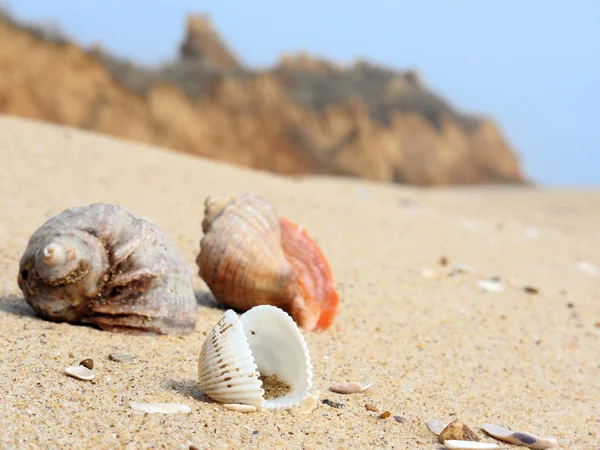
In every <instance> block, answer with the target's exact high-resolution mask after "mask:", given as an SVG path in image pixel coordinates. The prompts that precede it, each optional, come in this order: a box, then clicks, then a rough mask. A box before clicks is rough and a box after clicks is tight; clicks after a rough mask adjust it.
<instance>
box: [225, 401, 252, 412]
mask: <svg viewBox="0 0 600 450" xmlns="http://www.w3.org/2000/svg"><path fill="white" fill-rule="evenodd" d="M223 408H225V409H228V410H229V411H237V412H243V413H251V412H255V411H256V406H252V405H241V404H239V403H225V404H224V405H223Z"/></svg>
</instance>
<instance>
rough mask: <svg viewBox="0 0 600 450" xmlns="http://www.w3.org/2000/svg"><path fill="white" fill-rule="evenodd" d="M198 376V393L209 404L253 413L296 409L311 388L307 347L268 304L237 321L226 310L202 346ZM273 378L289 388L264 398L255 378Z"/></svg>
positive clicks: (286, 318)
mask: <svg viewBox="0 0 600 450" xmlns="http://www.w3.org/2000/svg"><path fill="white" fill-rule="evenodd" d="M198 374H199V380H200V386H201V387H202V390H203V391H204V393H205V394H206V395H207V396H209V397H210V398H212V399H213V400H215V401H218V402H220V403H224V404H244V405H252V406H255V407H256V408H257V409H261V408H267V409H280V408H291V407H293V406H296V405H299V404H300V403H301V402H302V401H303V400H304V399H306V397H307V396H308V395H309V391H310V389H311V387H312V364H311V361H310V356H309V353H308V347H307V345H306V342H305V341H304V338H303V336H302V334H301V333H300V330H299V329H298V326H297V325H296V323H295V322H294V320H293V319H292V318H291V317H290V316H289V315H288V314H287V313H286V312H284V311H283V310H281V309H279V308H277V307H275V306H271V305H261V306H256V307H254V308H252V309H250V310H248V311H247V312H245V313H244V314H242V316H241V317H239V318H238V316H237V314H236V313H235V312H234V311H233V310H227V311H226V312H225V315H224V316H223V318H222V319H221V320H220V321H219V322H218V323H217V324H216V325H215V326H214V328H213V329H212V331H211V333H210V334H209V335H208V337H207V338H206V341H205V342H204V345H203V346H202V351H201V353H200V359H199V362H198ZM273 375H274V376H275V377H276V379H277V380H278V381H279V382H282V383H284V384H287V385H288V386H289V389H288V390H287V392H285V393H284V394H283V395H281V396H275V397H274V398H265V389H263V384H262V381H261V380H260V378H259V377H261V376H273Z"/></svg>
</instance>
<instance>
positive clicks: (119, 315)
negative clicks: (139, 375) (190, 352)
mask: <svg viewBox="0 0 600 450" xmlns="http://www.w3.org/2000/svg"><path fill="white" fill-rule="evenodd" d="M18 283H19V287H20V288H21V290H22V291H23V295H24V297H25V301H26V302H27V303H28V304H29V305H30V306H31V307H32V308H33V309H34V310H35V311H36V313H37V314H38V315H39V316H41V317H42V318H44V319H46V320H50V321H56V322H70V323H87V324H94V325H96V326H98V327H100V328H101V329H104V330H110V331H121V332H126V333H132V334H134V333H135V334H140V333H154V334H186V333H189V332H191V331H193V330H194V328H195V325H196V313H197V309H198V305H197V302H196V297H195V294H194V289H193V286H192V273H191V271H190V269H189V267H188V266H187V265H186V263H185V261H183V259H182V258H181V257H180V255H179V254H178V252H177V249H176V247H175V245H174V243H173V242H172V241H171V240H170V239H169V237H168V236H167V235H166V234H165V233H164V232H163V231H161V230H160V229H159V228H158V227H156V226H155V225H153V224H151V223H149V222H147V221H145V220H143V219H141V218H139V217H136V216H135V215H133V214H131V213H130V212H128V211H126V210H125V209H123V208H121V207H120V206H118V205H109V204H102V203H96V204H93V205H90V206H85V207H74V208H70V209H67V210H65V211H63V212H62V213H60V214H58V215H57V216H54V217H52V218H51V219H50V220H48V221H47V222H46V223H44V224H43V225H42V226H41V227H40V228H38V229H37V230H36V231H35V233H33V235H32V236H31V238H30V239H29V243H28V245H27V248H26V250H25V253H24V254H23V256H22V257H21V262H20V267H19V276H18Z"/></svg>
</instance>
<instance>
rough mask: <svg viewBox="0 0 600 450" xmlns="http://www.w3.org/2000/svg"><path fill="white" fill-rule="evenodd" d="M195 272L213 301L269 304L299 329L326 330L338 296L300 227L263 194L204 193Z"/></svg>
mask: <svg viewBox="0 0 600 450" xmlns="http://www.w3.org/2000/svg"><path fill="white" fill-rule="evenodd" d="M202 230H203V232H204V236H203V238H202V240H201V241H200V253H199V254H198V257H197V258H196V263H197V264H198V267H199V269H200V270H199V275H200V277H201V278H202V279H203V280H204V282H205V283H206V284H207V286H208V287H209V289H210V290H211V292H212V293H213V295H214V296H215V297H216V299H217V300H218V301H220V302H221V303H223V304H225V305H227V306H228V307H230V308H233V309H236V310H238V311H247V310H249V309H250V308H252V307H254V306H257V305H273V306H277V307H279V308H281V309H283V310H284V311H286V312H288V313H289V314H290V315H291V316H292V318H293V319H294V320H295V321H296V323H297V324H298V325H299V326H300V327H301V328H303V329H304V330H315V329H322V330H324V329H327V328H329V327H330V326H331V324H332V322H333V319H334V317H335V315H336V313H337V311H338V307H339V298H338V294H337V292H336V290H335V285H334V280H333V275H332V272H331V268H330V267H329V263H328V262H327V260H326V259H325V256H324V255H323V253H322V252H321V250H320V249H319V247H318V246H317V245H316V244H315V242H314V241H313V240H312V239H311V238H310V236H309V235H308V233H307V232H306V230H305V229H304V228H302V227H300V226H298V225H296V224H294V223H293V222H291V221H290V220H288V219H286V218H284V217H280V216H279V214H278V213H277V211H276V209H275V208H274V207H273V205H271V204H270V203H269V202H267V201H266V200H265V199H264V198H262V197H260V196H258V195H256V194H253V193H249V194H245V195H242V196H240V197H238V198H219V197H208V198H207V199H206V201H205V210H204V220H203V222H202Z"/></svg>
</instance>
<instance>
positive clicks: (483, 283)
mask: <svg viewBox="0 0 600 450" xmlns="http://www.w3.org/2000/svg"><path fill="white" fill-rule="evenodd" d="M478 283H479V286H480V287H481V289H483V290H484V291H486V292H502V291H503V290H504V284H503V283H502V281H500V280H499V279H497V278H488V279H487V280H479V281H478Z"/></svg>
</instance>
